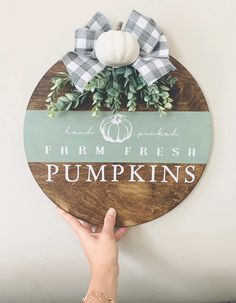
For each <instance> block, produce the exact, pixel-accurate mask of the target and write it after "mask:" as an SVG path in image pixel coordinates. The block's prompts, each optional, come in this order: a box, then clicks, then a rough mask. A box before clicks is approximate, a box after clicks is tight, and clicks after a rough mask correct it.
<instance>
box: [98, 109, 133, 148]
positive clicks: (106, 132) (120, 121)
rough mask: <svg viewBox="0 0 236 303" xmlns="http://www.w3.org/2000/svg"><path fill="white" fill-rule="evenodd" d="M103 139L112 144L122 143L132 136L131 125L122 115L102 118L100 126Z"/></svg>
mask: <svg viewBox="0 0 236 303" xmlns="http://www.w3.org/2000/svg"><path fill="white" fill-rule="evenodd" d="M100 131H101V134H102V136H103V138H104V139H105V140H106V141H108V142H112V143H122V142H124V141H126V140H128V139H129V138H130V137H131V136H132V131H133V129H132V124H131V123H130V121H129V120H128V119H126V117H125V116H124V115H121V114H117V115H115V116H110V117H108V118H104V119H103V120H102V123H101V125H100Z"/></svg>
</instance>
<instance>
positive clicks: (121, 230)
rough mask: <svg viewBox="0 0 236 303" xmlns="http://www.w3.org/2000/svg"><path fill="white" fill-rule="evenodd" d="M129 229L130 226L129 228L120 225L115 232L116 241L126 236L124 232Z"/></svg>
mask: <svg viewBox="0 0 236 303" xmlns="http://www.w3.org/2000/svg"><path fill="white" fill-rule="evenodd" d="M127 231H128V228H127V227H120V228H119V229H118V230H117V231H116V232H115V238H116V241H119V240H120V239H121V238H122V237H123V236H124V234H126V232H127Z"/></svg>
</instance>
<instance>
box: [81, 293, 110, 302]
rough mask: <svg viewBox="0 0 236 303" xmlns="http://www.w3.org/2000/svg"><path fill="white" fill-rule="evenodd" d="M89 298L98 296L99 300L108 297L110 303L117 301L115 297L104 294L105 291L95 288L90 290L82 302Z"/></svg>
mask: <svg viewBox="0 0 236 303" xmlns="http://www.w3.org/2000/svg"><path fill="white" fill-rule="evenodd" d="M89 298H98V299H99V300H101V299H106V300H107V301H108V302H110V303H115V301H114V300H113V299H111V298H108V297H107V296H105V295H104V293H102V292H99V291H94V290H90V291H88V292H87V294H86V296H85V297H84V298H83V299H82V302H86V300H87V299H89Z"/></svg>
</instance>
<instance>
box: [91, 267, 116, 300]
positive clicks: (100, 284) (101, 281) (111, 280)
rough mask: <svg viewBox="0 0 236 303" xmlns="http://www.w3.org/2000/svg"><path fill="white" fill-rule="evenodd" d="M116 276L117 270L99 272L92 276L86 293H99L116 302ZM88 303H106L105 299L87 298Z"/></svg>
mask: <svg viewBox="0 0 236 303" xmlns="http://www.w3.org/2000/svg"><path fill="white" fill-rule="evenodd" d="M118 275H119V269H118V268H115V269H114V268H112V269H111V270H104V271H99V272H96V273H94V274H92V277H91V280H90V283H89V288H88V291H91V290H93V291H96V292H101V293H103V294H104V295H105V296H107V297H109V298H112V299H113V300H114V301H116V298H117V287H118ZM87 302H89V303H103V302H104V303H107V302H108V301H107V300H106V299H102V300H101V299H100V298H89V299H87Z"/></svg>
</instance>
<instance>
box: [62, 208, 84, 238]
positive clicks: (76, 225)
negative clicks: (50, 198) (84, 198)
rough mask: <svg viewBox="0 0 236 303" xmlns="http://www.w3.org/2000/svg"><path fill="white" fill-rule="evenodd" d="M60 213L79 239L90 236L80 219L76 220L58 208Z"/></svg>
mask: <svg viewBox="0 0 236 303" xmlns="http://www.w3.org/2000/svg"><path fill="white" fill-rule="evenodd" d="M58 213H59V215H60V216H62V218H63V219H64V220H65V221H66V222H67V223H68V224H69V225H70V226H71V227H72V229H73V230H74V231H75V233H76V234H77V236H78V237H80V238H82V237H84V236H85V235H87V234H89V231H88V230H87V228H85V227H83V226H82V224H81V223H80V222H79V220H78V219H76V218H75V217H74V216H72V215H71V214H69V213H67V212H66V211H64V210H63V209H61V208H59V207H58Z"/></svg>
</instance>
